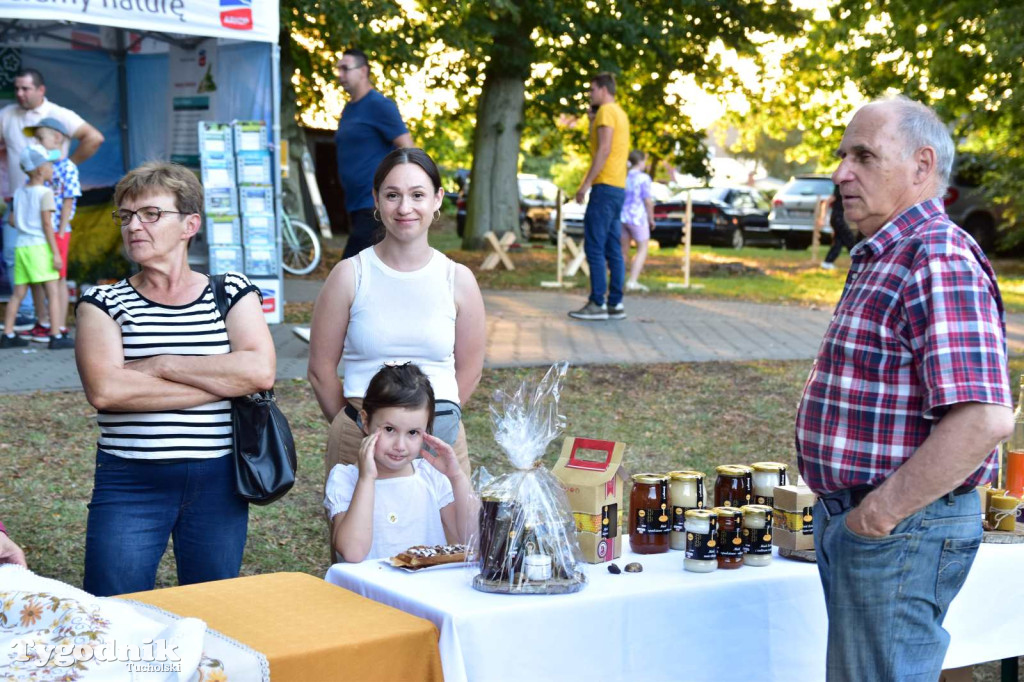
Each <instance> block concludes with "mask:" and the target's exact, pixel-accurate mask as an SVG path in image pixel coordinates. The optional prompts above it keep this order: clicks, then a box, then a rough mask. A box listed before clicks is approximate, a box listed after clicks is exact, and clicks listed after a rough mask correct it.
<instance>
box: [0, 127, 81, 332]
mask: <svg viewBox="0 0 1024 682" xmlns="http://www.w3.org/2000/svg"><path fill="white" fill-rule="evenodd" d="M59 158H60V153H59V152H54V151H50V150H48V149H45V148H44V147H42V146H40V145H38V144H32V145H29V146H28V147H26V148H25V149H24V151H22V153H21V158H20V159H19V161H20V163H21V168H22V170H23V171H25V173H26V174H27V175H28V184H27V185H25V186H24V187H19V188H18V189H17V190H15V192H14V210H13V211H11V215H10V221H11V225H13V226H14V227H15V228H16V229H17V230H18V241H17V242H16V243H15V248H14V292H13V293H12V294H11V300H10V301H8V302H7V310H6V312H5V315H4V333H3V336H2V337H0V348H14V347H16V346H27V345H28V341H26V340H24V339H22V338H19V337H17V336H15V335H14V320H15V317H16V316H17V313H18V306H19V305H20V304H21V300H22V299H23V298H25V292H26V291H28V287H29V285H30V284H43V285H44V288H45V290H46V296H47V298H48V300H49V301H50V320H51V321H52V323H53V324H54V325H56V327H57V329H58V330H59V329H60V328H61V327H63V326H64V316H65V315H66V314H67V309H66V308H65V309H63V310H62V309H61V308H60V306H59V304H58V302H57V301H58V296H57V282H58V281H60V272H59V270H60V268H61V265H63V262H62V261H61V257H60V252H59V251H58V250H57V241H56V238H55V235H54V232H53V214H54V210H55V206H54V201H53V192H52V191H51V190H50V188H49V187H47V186H46V185H45V184H44V183H46V181H47V180H50V179H51V178H53V163H52V162H53V161H55V160H56V159H59ZM74 347H75V342H74V341H73V340H72V339H69V338H68V337H66V336H63V335H62V334H61V333H60V332H59V331H58V332H57V333H56V334H53V335H51V336H50V348H51V349H61V348H74Z"/></svg>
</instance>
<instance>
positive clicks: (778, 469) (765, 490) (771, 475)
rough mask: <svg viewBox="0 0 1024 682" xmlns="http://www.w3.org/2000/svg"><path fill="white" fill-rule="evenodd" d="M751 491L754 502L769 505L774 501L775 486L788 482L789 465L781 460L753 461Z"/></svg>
mask: <svg viewBox="0 0 1024 682" xmlns="http://www.w3.org/2000/svg"><path fill="white" fill-rule="evenodd" d="M750 468H751V469H753V472H752V473H751V478H752V492H753V496H754V497H753V500H752V502H753V503H754V504H765V505H768V506H769V507H771V506H772V505H773V504H774V502H775V486H777V485H788V484H789V475H788V470H789V467H788V466H786V465H785V464H783V463H782V462H754V463H753V464H751V465H750Z"/></svg>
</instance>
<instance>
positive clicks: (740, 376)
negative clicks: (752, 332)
mask: <svg viewBox="0 0 1024 682" xmlns="http://www.w3.org/2000/svg"><path fill="white" fill-rule="evenodd" d="M808 369H809V363H808V362H805V361H795V362H774V363H766V362H744V363H697V364H671V365H668V364H663V365H646V366H635V365H630V366H593V367H582V368H572V369H570V372H569V375H568V377H567V380H566V382H565V385H564V390H563V394H562V396H563V398H562V405H561V406H562V412H563V414H565V415H566V416H567V418H568V426H567V428H566V434H567V435H576V436H590V437H596V438H603V439H612V440H621V441H623V442H625V443H626V444H627V447H626V458H625V464H626V467H627V469H628V470H629V471H630V472H633V473H636V472H640V471H660V472H664V471H670V470H673V469H681V468H697V469H701V470H703V471H705V472H708V473H711V472H712V471H713V467H714V466H715V465H717V464H723V463H731V462H752V461H758V460H778V461H783V462H787V463H789V464H790V465H791V466H794V465H795V453H794V448H793V420H794V413H795V408H796V404H797V401H798V399H799V395H800V390H801V388H802V385H803V382H804V379H805V378H806V376H807V372H808ZM1011 370H1012V371H1011V373H1012V380H1013V382H1014V384H1013V385H1017V381H1019V375H1020V373H1021V371H1022V370H1024V357H1020V358H1015V359H1013V360H1012V362H1011ZM541 372H542V370H538V369H535V370H510V369H506V370H485V372H484V377H483V380H482V382H481V385H480V388H479V389H478V390H477V393H476V398H475V400H474V401H473V402H472V403H471V404H469V405H468V406H467V409H466V413H465V418H466V429H467V432H468V437H469V444H470V453H471V457H472V460H473V464H474V467H478V466H481V465H483V466H486V467H487V469H488V470H489V471H490V472H491V473H494V474H497V473H501V472H504V471H507V470H508V468H509V467H508V464H507V463H506V462H505V459H504V455H503V454H502V453H501V452H500V451H499V449H498V447H497V446H496V445H495V444H494V442H493V438H492V436H491V432H490V422H489V417H488V412H487V396H489V395H491V394H492V393H493V391H494V390H495V389H497V388H501V387H505V386H509V385H514V384H515V383H517V382H518V381H520V380H522V378H523V377H526V376H527V375H529V376H532V377H535V378H536V377H539V376H540V374H541ZM277 394H278V399H279V401H280V404H281V405H282V408H283V409H284V411H285V413H286V414H287V415H288V418H289V420H290V422H291V425H292V429H293V432H294V435H295V438H296V445H297V448H298V452H299V480H298V482H297V484H296V486H295V488H294V489H293V490H292V492H291V493H289V494H288V495H287V496H286V497H285V498H284V499H283V500H281V501H279V502H277V503H275V504H273V505H270V506H269V507H252V511H251V514H250V521H249V542H248V546H247V548H246V553H245V559H244V562H243V565H242V573H243V574H244V575H251V574H258V573H267V572H274V571H300V572H304V573H309V574H312V575H314V576H317V577H320V576H322V575H323V574H324V572H325V571H326V569H327V567H328V565H329V561H328V550H327V546H328V540H327V532H326V524H325V522H324V517H323V511H322V508H321V500H322V485H323V478H322V476H323V460H322V456H323V451H324V449H325V446H326V440H327V425H326V424H325V422H324V420H323V418H322V416H321V415H320V410H319V408H318V406H317V404H316V401H315V399H314V398H313V394H312V390H311V389H310V387H309V384H308V383H307V382H305V381H300V380H295V381H292V382H287V383H284V382H283V383H281V384H279V385H278V387H277ZM0 414H3V415H4V423H5V424H6V425H7V426H6V428H4V429H3V432H2V433H0V456H2V457H3V459H4V471H3V475H2V476H0V519H2V520H3V521H4V522H5V523H6V524H7V526H8V528H9V529H10V532H11V534H12V536H13V537H14V538H15V540H16V541H17V542H18V543H19V544H20V545H21V546H22V547H23V548H24V549H25V552H26V554H27V556H28V561H29V565H30V566H31V568H32V569H33V570H34V571H36V572H37V573H39V574H41V575H45V576H48V577H52V578H57V579H59V580H62V581H65V582H68V583H70V584H72V585H76V586H77V585H81V582H82V569H83V560H84V552H85V523H86V513H87V510H86V505H87V503H88V500H89V497H90V494H91V489H92V475H93V469H94V457H95V441H96V436H97V430H96V427H95V417H94V411H93V410H92V408H90V406H89V405H88V403H86V401H85V397H84V395H83V394H82V393H81V392H63V393H36V394H32V395H29V396H26V395H0ZM15 424H16V425H17V426H16V427H14V426H13V425H15ZM560 446H561V440H560V439H559V440H557V441H555V443H554V444H553V445H552V446H551V447H549V448H548V452H547V454H546V456H545V463H546V464H547V465H548V466H551V465H552V464H553V463H554V461H555V459H556V458H557V453H558V451H559V448H560ZM173 565H174V564H173V557H172V553H171V552H170V551H168V552H167V554H166V555H165V557H164V560H163V562H162V563H161V565H160V568H159V572H158V576H157V586H158V587H165V586H170V585H174V584H175V582H176V580H175V576H174V569H173ZM998 670H999V668H998V664H997V663H989V664H986V665H983V666H978V667H976V668H975V674H974V679H975V681H976V682H995V681H996V680H998V679H999V672H998Z"/></svg>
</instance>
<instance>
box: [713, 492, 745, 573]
mask: <svg viewBox="0 0 1024 682" xmlns="http://www.w3.org/2000/svg"><path fill="white" fill-rule="evenodd" d="M712 511H714V512H715V514H717V515H718V567H719V568H742V566H743V529H742V527H741V524H742V522H743V512H742V511H741V510H740V508H739V507H715V508H714V509H713V510H712Z"/></svg>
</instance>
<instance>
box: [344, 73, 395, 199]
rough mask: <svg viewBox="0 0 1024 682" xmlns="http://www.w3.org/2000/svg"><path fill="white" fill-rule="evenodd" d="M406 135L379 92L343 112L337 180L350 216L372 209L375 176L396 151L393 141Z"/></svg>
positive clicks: (353, 104) (371, 92) (390, 102)
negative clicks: (379, 167)
mask: <svg viewBox="0 0 1024 682" xmlns="http://www.w3.org/2000/svg"><path fill="white" fill-rule="evenodd" d="M407 132H409V129H408V128H406V127H405V123H404V122H403V121H402V115H401V114H400V113H398V107H397V106H396V105H395V103H394V102H392V101H391V100H389V99H388V98H387V97H385V96H384V95H382V94H380V93H379V92H377V91H376V90H370V91H369V92H368V93H366V95H364V96H363V98H362V99H360V100H359V101H358V102H349V103H348V104H346V105H345V108H344V109H342V111H341V120H340V121H338V132H337V133H335V135H334V143H335V146H336V148H337V155H338V178H339V179H340V180H341V186H342V187H343V188H344V189H345V209H346V210H347V211H348V212H349V213H352V212H353V211H358V210H360V209H366V208H373V174H374V172H375V171H376V170H377V166H378V165H379V164H380V162H381V161H382V160H383V159H384V157H385V156H387V155H388V152H390V151H391V150H392V149H394V148H395V147H394V145H393V144H392V143H391V142H392V140H394V139H395V138H396V137H398V136H400V135H404V134H405V133H407Z"/></svg>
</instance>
